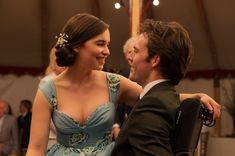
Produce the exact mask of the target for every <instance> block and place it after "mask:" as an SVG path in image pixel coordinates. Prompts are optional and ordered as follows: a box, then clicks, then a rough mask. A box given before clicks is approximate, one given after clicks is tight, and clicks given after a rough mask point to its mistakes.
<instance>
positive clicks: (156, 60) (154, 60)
mask: <svg viewBox="0 0 235 156" xmlns="http://www.w3.org/2000/svg"><path fill="white" fill-rule="evenodd" d="M151 62H152V67H157V66H158V65H159V64H160V56H158V55H155V56H154V57H153V58H152V59H151Z"/></svg>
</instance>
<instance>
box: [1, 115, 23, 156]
mask: <svg viewBox="0 0 235 156" xmlns="http://www.w3.org/2000/svg"><path fill="white" fill-rule="evenodd" d="M0 143H2V144H3V145H4V146H3V153H2V155H3V156H4V155H8V154H10V153H12V152H13V151H14V152H18V145H19V144H18V128H17V122H16V118H15V117H13V116H12V115H6V116H5V118H4V120H3V124H2V130H1V133H0ZM0 155H1V154H0Z"/></svg>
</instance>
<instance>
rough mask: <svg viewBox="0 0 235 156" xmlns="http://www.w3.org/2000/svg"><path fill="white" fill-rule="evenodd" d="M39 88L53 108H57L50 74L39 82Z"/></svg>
mask: <svg viewBox="0 0 235 156" xmlns="http://www.w3.org/2000/svg"><path fill="white" fill-rule="evenodd" d="M39 89H41V91H42V92H43V94H44V95H45V96H46V98H47V100H48V102H49V103H50V104H51V106H52V108H53V109H57V100H56V99H57V98H56V89H55V85H54V82H53V80H52V78H51V77H50V76H46V77H44V78H43V79H42V80H41V81H40V83H39Z"/></svg>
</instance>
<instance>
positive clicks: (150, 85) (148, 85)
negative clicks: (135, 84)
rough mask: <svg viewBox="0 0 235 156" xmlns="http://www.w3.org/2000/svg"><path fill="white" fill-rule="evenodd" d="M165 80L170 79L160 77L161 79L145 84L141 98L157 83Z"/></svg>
mask: <svg viewBox="0 0 235 156" xmlns="http://www.w3.org/2000/svg"><path fill="white" fill-rule="evenodd" d="M164 81H168V79H160V80H155V81H152V82H149V83H148V84H147V85H146V86H144V89H143V91H142V92H141V93H140V99H142V98H143V96H144V95H145V94H146V93H147V92H148V91H149V90H150V89H151V88H152V87H153V86H155V85H156V84H158V83H161V82H164Z"/></svg>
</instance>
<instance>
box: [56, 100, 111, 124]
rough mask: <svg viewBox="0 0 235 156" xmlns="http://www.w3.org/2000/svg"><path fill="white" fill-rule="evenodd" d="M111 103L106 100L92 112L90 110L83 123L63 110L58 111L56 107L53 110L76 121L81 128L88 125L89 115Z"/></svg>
mask: <svg viewBox="0 0 235 156" xmlns="http://www.w3.org/2000/svg"><path fill="white" fill-rule="evenodd" d="M111 103H112V102H110V101H108V102H106V103H104V104H102V105H99V106H98V107H97V108H96V109H95V110H94V111H93V112H91V113H90V114H89V115H88V116H87V118H86V120H84V123H83V124H81V122H80V121H79V120H77V119H75V118H74V117H72V116H71V115H69V114H66V113H65V112H62V111H59V110H57V109H55V110H54V111H56V112H58V113H59V114H62V115H63V116H65V117H66V118H68V119H70V120H72V121H73V122H75V123H76V124H77V125H79V126H80V127H83V128H84V127H86V126H87V125H88V123H89V121H90V119H91V117H92V116H93V115H94V114H95V113H96V112H97V111H98V110H100V109H101V108H103V107H107V106H109V104H111Z"/></svg>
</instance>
